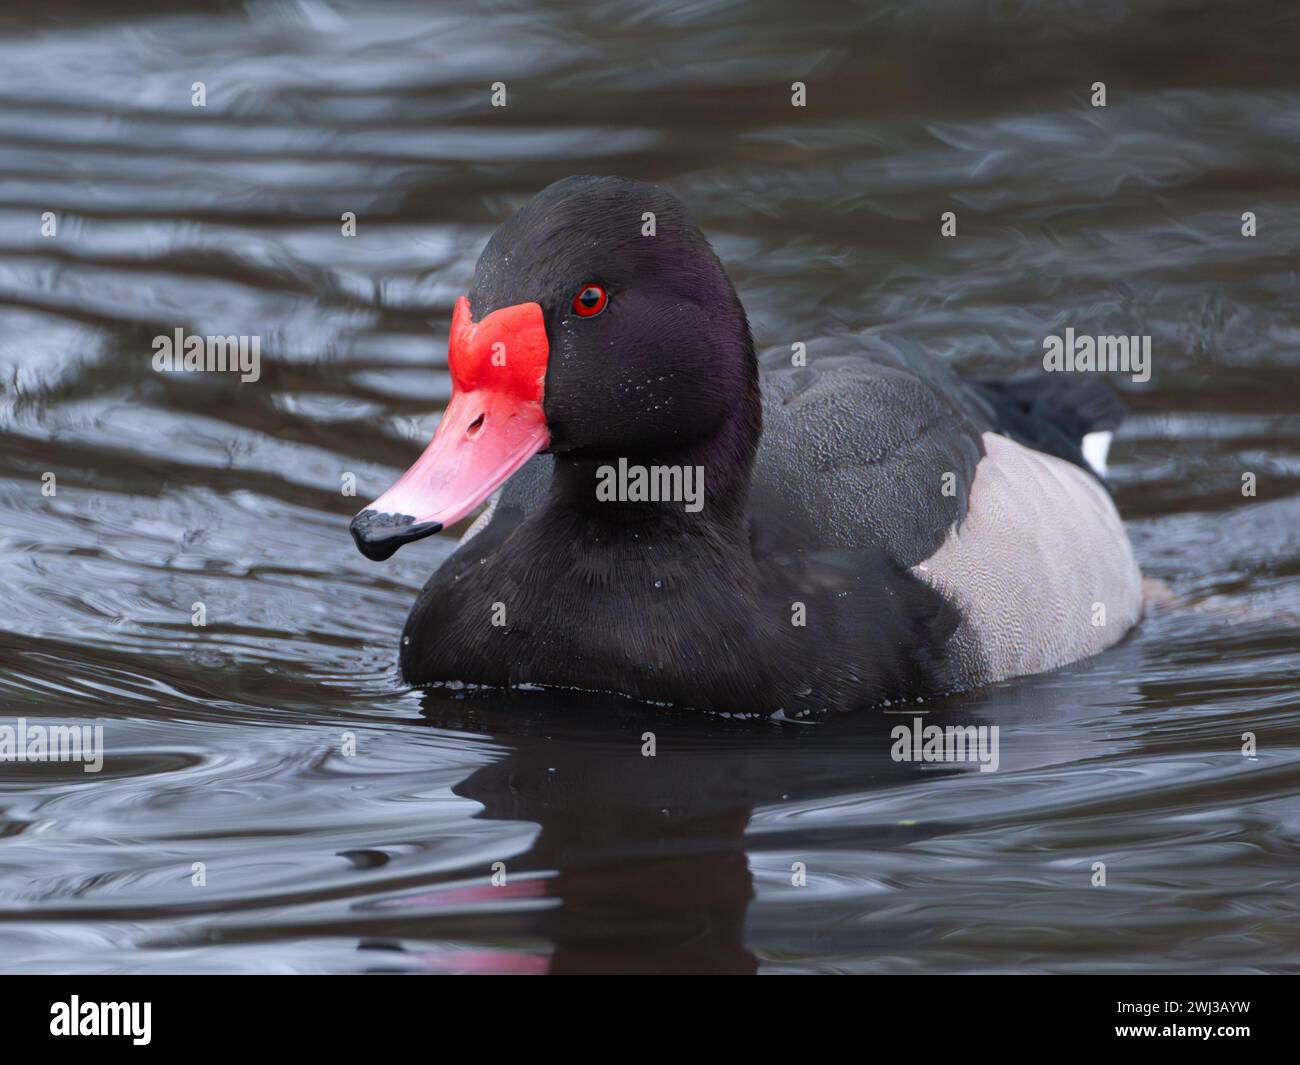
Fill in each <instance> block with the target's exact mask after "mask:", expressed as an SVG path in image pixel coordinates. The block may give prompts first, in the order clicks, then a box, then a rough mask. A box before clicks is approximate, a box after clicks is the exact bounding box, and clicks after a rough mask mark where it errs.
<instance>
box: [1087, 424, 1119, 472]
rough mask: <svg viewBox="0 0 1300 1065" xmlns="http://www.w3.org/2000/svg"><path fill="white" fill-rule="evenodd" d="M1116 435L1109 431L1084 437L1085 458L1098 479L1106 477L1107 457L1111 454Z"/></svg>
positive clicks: (1104, 430)
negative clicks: (1111, 444) (1112, 441)
mask: <svg viewBox="0 0 1300 1065" xmlns="http://www.w3.org/2000/svg"><path fill="white" fill-rule="evenodd" d="M1114 438H1115V434H1114V433H1112V432H1111V431H1110V430H1108V429H1102V430H1100V431H1098V432H1095V433H1086V434H1085V435H1084V437H1083V458H1084V461H1085V462H1087V463H1088V465H1089V466H1091V467H1092V468H1093V469H1094V470H1096V471H1097V476H1098V477H1105V476H1106V456H1107V455H1109V454H1110V442H1111V440H1113V439H1114Z"/></svg>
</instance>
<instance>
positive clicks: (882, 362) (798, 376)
mask: <svg viewBox="0 0 1300 1065" xmlns="http://www.w3.org/2000/svg"><path fill="white" fill-rule="evenodd" d="M991 424H992V419H991V418H990V416H989V412H988V408H987V406H986V405H985V404H984V403H983V401H982V400H981V399H980V398H979V397H978V396H977V395H975V394H974V393H973V392H972V391H971V390H970V389H969V387H968V386H967V385H966V384H965V383H964V382H963V381H961V379H959V378H958V377H956V376H955V375H954V374H952V373H951V371H949V370H948V369H947V368H946V367H944V366H943V365H942V364H940V363H938V362H936V361H935V360H933V359H931V358H930V357H929V356H927V355H925V353H924V352H922V351H920V350H919V349H915V348H912V347H910V346H901V345H900V346H893V347H885V348H882V349H881V350H878V351H872V352H869V353H867V352H864V353H862V354H860V355H852V356H844V357H836V358H827V359H819V360H817V361H816V362H814V363H812V364H810V365H809V366H807V367H803V368H799V369H791V368H789V367H785V368H783V369H776V368H774V369H772V370H770V371H769V372H767V373H765V374H764V375H763V436H762V439H761V441H760V444H759V452H758V459H757V461H756V463H755V471H754V484H755V489H756V491H758V492H761V493H764V494H766V495H767V496H768V497H769V498H771V497H773V496H775V497H776V498H777V499H779V500H780V501H781V502H782V503H783V504H784V505H785V506H787V507H790V508H792V509H793V510H794V512H796V513H800V514H803V515H805V522H806V524H807V525H808V526H810V527H811V528H812V529H813V530H814V533H815V535H818V536H820V537H823V540H822V542H821V545H819V546H833V547H873V546H874V547H880V548H882V549H884V550H885V551H886V552H887V553H888V555H889V556H890V558H892V559H893V560H894V562H896V563H897V564H898V565H900V566H912V565H915V564H916V563H918V562H921V561H922V560H924V559H926V558H928V557H929V556H930V555H932V554H933V553H934V552H935V551H936V550H938V548H939V545H940V544H941V543H942V542H943V540H944V538H945V537H946V536H947V535H948V533H949V531H950V530H951V529H952V527H953V525H954V523H956V522H958V521H960V520H961V519H962V518H963V517H965V514H966V507H967V500H968V495H969V491H970V486H971V482H972V481H973V479H974V476H975V467H976V465H977V464H978V463H979V461H980V459H981V458H982V457H983V454H984V448H983V444H982V442H981V440H980V434H981V433H982V432H983V431H984V430H985V429H987V428H989V427H990V426H991ZM945 474H951V475H952V476H951V477H947V478H945V476H944V475H945ZM947 493H950V494H947ZM810 546H811V545H810Z"/></svg>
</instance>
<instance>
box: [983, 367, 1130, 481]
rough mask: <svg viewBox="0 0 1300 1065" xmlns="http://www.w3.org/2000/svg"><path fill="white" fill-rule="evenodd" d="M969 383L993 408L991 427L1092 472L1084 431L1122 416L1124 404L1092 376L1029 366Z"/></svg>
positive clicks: (1115, 422)
mask: <svg viewBox="0 0 1300 1065" xmlns="http://www.w3.org/2000/svg"><path fill="white" fill-rule="evenodd" d="M971 387H972V388H974V389H975V391H976V392H977V393H978V394H979V395H980V396H981V398H983V399H984V401H985V402H986V403H988V405H989V407H991V408H992V411H993V417H994V423H995V424H994V427H995V428H996V429H997V431H998V432H1000V433H1006V434H1007V435H1008V436H1010V437H1011V438H1012V439H1013V440H1016V441H1018V442H1019V443H1022V444H1025V445H1027V446H1028V447H1032V448H1036V449H1037V450H1039V451H1044V452H1046V453H1047V454H1049V455H1055V456H1056V457H1057V458H1062V459H1065V460H1066V461H1067V462H1073V463H1074V464H1075V465H1076V466H1082V467H1083V468H1084V469H1085V470H1087V471H1088V472H1089V473H1092V474H1096V471H1095V470H1094V469H1093V468H1092V467H1091V466H1090V465H1088V462H1087V460H1086V459H1085V458H1084V457H1083V447H1082V443H1083V438H1084V436H1085V435H1086V434H1088V433H1095V432H1101V431H1104V430H1114V429H1116V428H1118V427H1119V423H1120V422H1122V421H1123V420H1124V411H1125V407H1124V403H1123V401H1122V400H1121V399H1120V398H1119V396H1117V395H1116V394H1115V392H1114V391H1113V390H1112V389H1111V388H1110V386H1109V385H1106V384H1104V383H1103V382H1101V381H1099V380H1097V379H1095V378H1083V379H1079V378H1078V377H1075V376H1073V375H1064V374H1062V375H1059V376H1058V375H1054V374H1053V375H1048V374H1045V373H1041V372H1037V371H1031V372H1030V373H1027V374H1017V375H1016V376H1015V377H1008V378H1004V379H1002V380H999V381H973V382H971Z"/></svg>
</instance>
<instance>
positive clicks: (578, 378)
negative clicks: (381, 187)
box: [352, 177, 756, 560]
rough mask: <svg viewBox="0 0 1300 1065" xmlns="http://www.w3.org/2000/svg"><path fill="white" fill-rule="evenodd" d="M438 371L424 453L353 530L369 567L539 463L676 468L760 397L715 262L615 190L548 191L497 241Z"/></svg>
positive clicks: (737, 311) (636, 189) (681, 213)
mask: <svg viewBox="0 0 1300 1065" xmlns="http://www.w3.org/2000/svg"><path fill="white" fill-rule="evenodd" d="M447 362H448V367H449V369H450V371H451V378H452V396H451V401H450V403H449V404H448V405H447V409H446V411H445V412H444V414H443V416H442V420H441V421H440V422H439V424H438V429H437V432H436V433H435V434H434V437H433V441H432V442H431V443H430V444H429V446H428V448H426V449H425V451H424V454H422V455H421V456H420V457H419V459H417V460H416V462H415V465H413V466H412V467H411V468H410V469H409V470H407V471H406V473H404V474H403V475H402V476H401V477H400V478H399V479H398V481H397V482H396V483H395V484H394V485H393V486H392V487H391V488H390V489H389V490H388V491H387V492H385V493H384V494H383V495H382V496H380V497H379V498H378V499H376V500H375V501H374V502H373V503H371V504H370V505H369V506H368V507H366V508H365V509H364V510H362V511H361V513H360V514H358V515H357V516H356V517H355V518H354V519H353V520H352V536H353V538H354V539H355V540H356V542H357V546H358V547H359V548H360V549H361V551H362V553H363V554H364V555H366V557H368V558H371V559H376V560H378V559H384V558H388V557H389V556H390V555H391V554H392V553H393V552H394V551H396V550H397V548H398V547H400V546H401V545H402V544H405V543H409V542H411V541H412V540H418V539H421V538H422V537H425V536H429V535H431V534H432V533H436V532H437V531H438V530H440V529H442V528H444V527H445V526H447V525H450V524H452V523H453V522H456V521H459V520H460V519H461V518H463V517H465V516H466V515H467V514H469V513H470V512H471V511H472V510H473V509H474V508H475V507H476V506H478V504H480V503H481V502H483V500H485V499H486V498H487V497H488V496H489V495H491V494H492V493H493V492H494V491H496V489H497V488H499V487H500V486H501V485H502V484H504V483H505V481H506V480H508V479H509V477H510V475H511V474H513V473H514V472H515V471H516V470H518V469H519V468H520V467H521V466H522V465H523V464H524V463H526V462H527V461H528V460H529V459H530V458H531V457H532V456H533V455H535V454H537V453H538V452H540V451H553V452H555V453H557V454H563V455H571V456H578V457H592V458H600V457H602V456H611V457H612V456H628V457H629V458H630V457H632V456H637V455H651V456H653V455H670V454H673V453H674V452H678V451H680V450H681V449H683V448H688V447H690V446H691V445H694V444H697V443H699V442H701V441H704V440H707V439H709V438H710V437H712V436H714V435H715V434H716V433H717V432H718V431H719V429H720V428H721V427H722V426H723V425H724V424H726V423H728V421H729V420H731V419H733V418H734V417H735V413H736V411H737V410H738V409H740V408H741V407H742V406H743V405H744V404H745V403H746V401H747V400H749V399H751V398H752V397H753V396H754V395H755V392H754V389H755V381H756V368H755V365H754V354H753V345H752V342H751V340H750V334H749V326H748V323H747V322H746V320H745V312H744V309H743V308H742V307H741V305H740V301H739V300H738V299H737V298H736V294H735V291H734V290H733V289H732V287H731V282H730V280H729V279H728V278H727V275H726V272H725V271H724V270H723V268H722V265H721V263H719V261H718V259H717V256H716V255H714V254H713V251H712V249H711V248H710V247H709V244H708V242H707V241H706V240H705V238H704V235H703V234H702V233H701V232H700V231H699V229H698V228H697V227H696V226H695V224H694V223H693V222H692V221H691V220H690V218H689V217H688V216H687V214H686V212H685V209H684V208H683V207H682V205H681V204H680V203H679V202H678V201H677V200H676V199H675V198H674V197H673V196H672V195H671V194H669V193H667V192H665V191H664V190H663V189H660V188H657V187H655V186H654V185H646V184H642V183H641V182H637V181H628V180H625V179H623V178H596V177H572V178H566V179H564V180H563V181H558V182H556V183H555V184H554V185H551V186H549V187H548V188H546V189H544V190H543V191H542V192H541V193H539V194H538V195H537V196H536V197H535V198H534V199H533V200H531V201H530V202H529V203H528V204H527V205H525V206H524V207H523V208H522V209H521V210H520V211H519V212H518V213H517V214H516V215H515V216H514V217H513V218H511V219H510V220H509V221H507V222H505V223H504V224H503V225H502V226H501V227H500V228H499V229H498V230H497V231H496V232H495V233H494V234H493V235H492V238H491V240H489V241H488V244H487V247H486V248H485V249H484V250H483V254H482V255H480V256H479V260H478V265H477V266H476V268H475V271H474V284H473V287H472V288H471V289H470V292H469V295H468V296H462V297H461V298H460V299H458V300H457V301H456V307H455V311H454V312H453V315H452V323H451V342H450V348H449V352H448V358H447Z"/></svg>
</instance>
